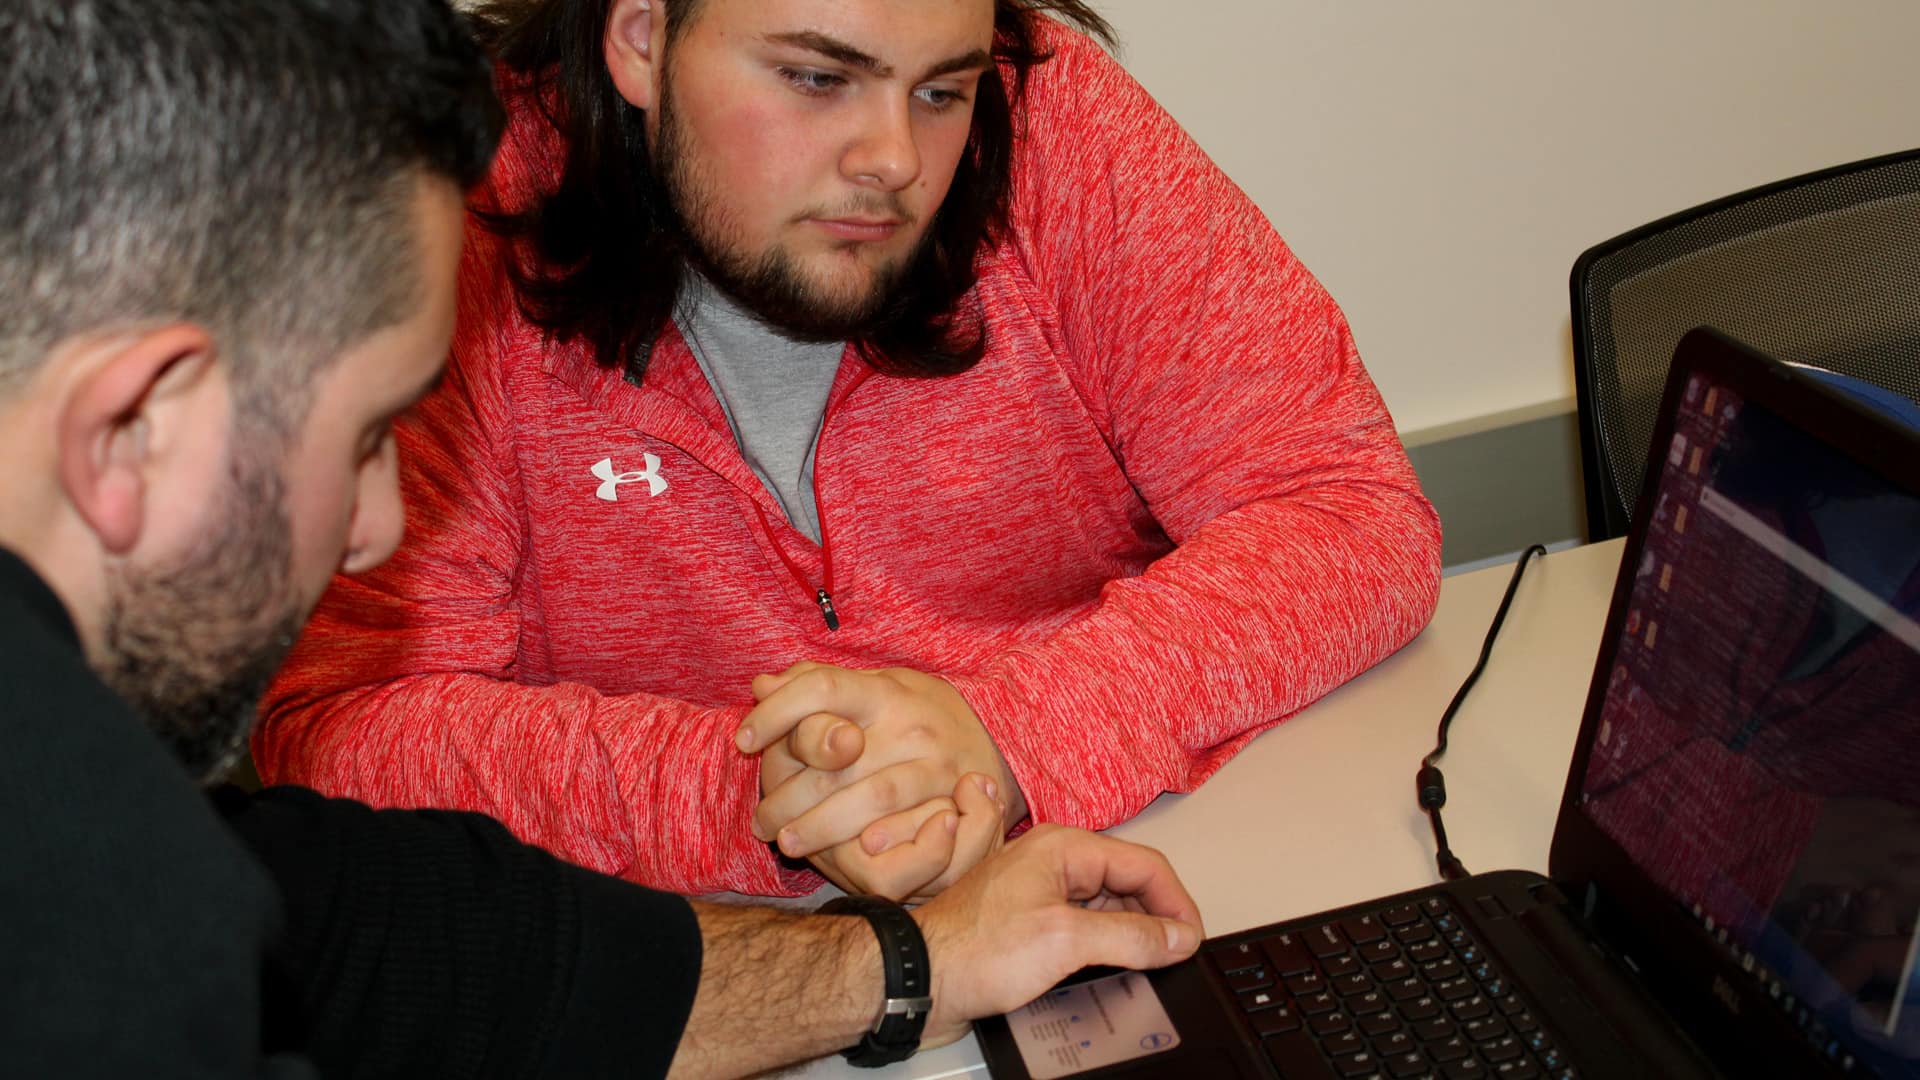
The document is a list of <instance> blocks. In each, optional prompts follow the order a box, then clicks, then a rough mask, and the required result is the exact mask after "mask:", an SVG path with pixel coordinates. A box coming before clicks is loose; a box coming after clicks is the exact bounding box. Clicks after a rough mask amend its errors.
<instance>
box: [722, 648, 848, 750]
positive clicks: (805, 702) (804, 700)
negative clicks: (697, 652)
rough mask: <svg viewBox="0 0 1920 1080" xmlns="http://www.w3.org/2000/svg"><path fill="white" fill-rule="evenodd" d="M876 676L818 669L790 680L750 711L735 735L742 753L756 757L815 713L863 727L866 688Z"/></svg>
mask: <svg viewBox="0 0 1920 1080" xmlns="http://www.w3.org/2000/svg"><path fill="white" fill-rule="evenodd" d="M872 679H873V676H871V675H866V674H863V673H861V672H857V671H849V670H847V669H846V668H836V667H828V666H826V665H816V666H814V667H812V668H810V669H808V670H807V671H805V672H802V673H800V674H798V675H795V676H794V677H793V678H791V679H788V680H787V681H786V682H785V683H784V684H782V685H781V686H780V688H779V689H777V690H774V691H773V692H771V693H769V694H767V695H766V696H764V697H762V698H761V699H760V703H759V704H758V705H755V706H754V707H753V708H751V709H749V710H747V715H746V716H745V718H743V719H742V720H741V721H740V730H739V731H738V732H737V733H736V734H735V735H734V745H735V746H738V747H739V748H740V751H741V753H745V754H757V753H759V752H760V751H761V750H764V749H766V747H767V746H768V745H769V744H771V743H772V742H773V741H774V740H776V739H784V738H786V737H787V734H788V733H789V732H791V731H792V730H793V729H794V728H795V727H798V726H799V724H800V721H802V720H805V719H806V718H807V717H809V716H812V715H813V714H815V713H832V714H834V715H836V716H842V717H845V718H846V719H848V720H851V721H853V722H854V723H856V724H860V726H861V727H865V726H866V725H865V724H864V723H862V721H861V714H862V713H864V712H865V711H866V710H865V704H866V699H867V694H866V692H865V689H866V686H867V684H868V683H869V682H870V681H871V680H872Z"/></svg>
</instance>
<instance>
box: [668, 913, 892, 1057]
mask: <svg viewBox="0 0 1920 1080" xmlns="http://www.w3.org/2000/svg"><path fill="white" fill-rule="evenodd" d="M693 908H694V915H695V917H696V918H698V919H699V921H700V936H701V939H702V947H701V959H700V989H699V992H698V993H697V994H696V995H695V997H694V1001H693V1013H692V1015H691V1016H689V1017H688V1018H687V1028H686V1032H685V1034H683V1035H682V1036H681V1037H680V1047H679V1049H678V1050H677V1051H676V1052H675V1053H674V1057H673V1070H672V1072H671V1074H670V1075H672V1076H675V1077H704V1076H741V1075H745V1074H748V1073H754V1072H759V1071H761V1070H764V1069H770V1068H774V1067H776V1066H780V1065H786V1064H790V1063H792V1062H796V1061H804V1060H806V1059H808V1058H815V1057H820V1056H822V1055H825V1054H830V1053H833V1052H834V1051H836V1050H840V1049H843V1048H845V1047H848V1046H852V1045H853V1044H854V1043H857V1042H859V1041H860V1037H861V1035H862V1034H864V1033H865V1032H866V1031H868V1030H869V1029H870V1028H871V1027H872V1025H873V1022H874V1020H875V1018H876V1017H878V1016H879V1014H880V1002H881V996H882V992H883V985H882V984H883V981H884V980H883V977H882V973H881V966H880V947H879V943H878V940H877V939H876V938H875V937H874V933H873V929H872V928H871V927H869V926H868V925H867V922H866V920H865V919H862V918H859V917H858V916H841V917H834V916H809V915H801V914H797V913H794V912H789V911H781V910H777V909H773V908H765V907H741V906H734V905H729V904H704V903H696V904H694V905H693Z"/></svg>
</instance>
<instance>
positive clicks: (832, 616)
mask: <svg viewBox="0 0 1920 1080" xmlns="http://www.w3.org/2000/svg"><path fill="white" fill-rule="evenodd" d="M871 374H873V370H872V369H871V368H869V369H867V370H865V371H862V372H860V374H859V375H857V376H855V377H854V380H853V384H852V385H850V386H848V387H847V392H846V393H844V394H841V395H840V400H841V401H845V400H846V399H847V398H849V397H852V396H853V392H854V391H855V390H857V389H859V387H860V384H861V383H863V382H866V381H867V376H869V375H871ZM826 430H827V422H826V418H825V417H822V418H821V420H820V431H821V437H822V438H825V437H826ZM813 454H814V470H813V513H814V517H816V518H817V519H819V522H820V577H821V581H820V585H819V586H818V587H815V586H814V585H813V583H812V582H810V581H808V580H807V575H806V574H805V573H803V572H801V570H800V567H799V566H798V565H797V564H795V563H794V561H793V560H792V559H789V558H787V553H786V551H785V549H783V548H781V546H780V542H779V541H778V540H776V539H775V538H774V535H773V522H772V521H771V520H769V519H768V517H767V512H766V511H765V510H763V509H761V507H760V503H759V501H758V500H755V502H754V504H753V510H754V513H756V514H759V515H760V524H761V526H762V527H763V528H765V529H766V530H767V542H768V543H770V544H772V545H773V553H774V554H775V555H777V556H779V557H780V561H781V562H783V563H785V564H786V567H787V572H788V573H789V574H792V575H793V580H794V581H796V582H798V583H799V584H800V588H801V589H802V590H807V589H811V590H812V591H813V602H814V604H815V605H816V606H818V607H819V608H820V617H821V618H822V619H824V620H826V623H827V629H828V630H829V631H833V630H838V629H840V612H839V610H838V609H837V608H835V607H834V606H833V546H832V545H831V544H829V543H828V542H827V508H826V505H825V504H824V503H822V502H821V500H820V466H819V462H820V448H819V446H818V445H817V444H816V445H815V446H814V451H813Z"/></svg>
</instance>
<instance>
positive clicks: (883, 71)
mask: <svg viewBox="0 0 1920 1080" xmlns="http://www.w3.org/2000/svg"><path fill="white" fill-rule="evenodd" d="M765 40H766V41H768V42H771V43H773V44H775V45H791V46H793V47H795V48H800V49H805V50H807V51H808V52H815V53H819V54H820V55H821V56H824V57H827V58H828V59H831V60H837V61H839V62H840V63H842V64H845V65H847V66H848V67H855V68H859V69H860V70H861V71H864V72H866V73H867V74H869V75H872V76H873V77H874V78H876V79H890V78H892V77H893V74H894V72H893V68H892V67H891V66H890V65H887V64H883V63H881V62H880V60H879V58H878V57H875V56H870V55H868V54H867V53H864V52H861V51H860V50H859V49H856V48H854V47H853V46H852V45H849V44H847V43H846V42H844V41H841V40H840V39H839V38H835V37H829V36H828V35H826V34H822V33H820V32H819V31H817V30H801V31H796V32H793V33H787V34H768V35H766V37H765ZM992 64H993V56H992V55H991V54H989V53H988V52H987V50H985V49H974V50H972V51H971V52H966V53H962V54H960V55H959V56H953V57H948V58H947V59H945V60H942V61H940V62H939V63H937V64H935V65H933V66H932V67H930V68H928V69H927V70H926V73H925V74H923V75H921V76H920V77H921V78H923V79H934V78H938V77H940V76H942V75H951V74H953V73H954V72H956V71H972V70H974V69H975V68H986V67H990V66H992Z"/></svg>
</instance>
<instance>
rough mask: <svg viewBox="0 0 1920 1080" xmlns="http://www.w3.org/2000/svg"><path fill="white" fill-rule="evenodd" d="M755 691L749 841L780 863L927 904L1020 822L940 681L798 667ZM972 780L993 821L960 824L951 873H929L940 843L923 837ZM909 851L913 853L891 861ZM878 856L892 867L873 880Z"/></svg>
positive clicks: (962, 710) (990, 751)
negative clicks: (754, 805)
mask: <svg viewBox="0 0 1920 1080" xmlns="http://www.w3.org/2000/svg"><path fill="white" fill-rule="evenodd" d="M753 689H754V696H755V697H756V698H757V699H759V704H758V705H757V706H755V707H754V709H753V710H752V711H751V712H749V713H748V714H747V717H746V719H745V720H744V721H742V723H741V727H740V731H741V742H740V747H741V749H742V750H743V751H745V752H747V753H760V754H761V755H762V756H761V767H760V787H761V792H762V793H763V796H764V798H763V799H762V801H761V803H760V806H759V808H758V810H757V811H756V813H755V817H754V828H755V834H756V835H758V836H760V837H761V838H762V839H773V838H775V837H778V839H779V844H780V849H781V850H782V851H784V852H785V853H787V854H788V855H791V856H794V857H796V858H800V857H804V858H809V859H812V860H813V861H814V863H815V865H816V866H818V867H819V868H820V869H821V871H822V872H823V873H825V874H827V876H828V877H829V878H832V879H834V881H835V883H836V884H839V885H841V887H842V888H847V887H848V886H849V884H852V885H856V886H858V887H859V888H860V889H861V890H862V891H869V892H882V891H884V892H886V894H887V895H904V896H927V895H932V894H934V893H937V892H939V891H940V890H941V889H944V888H946V887H947V886H949V885H951V884H952V883H953V881H954V880H955V879H957V878H958V877H959V875H960V874H962V873H964V872H965V871H966V870H967V868H969V867H971V866H973V865H974V864H975V863H977V862H979V860H980V859H982V858H984V857H985V856H986V855H987V854H989V853H991V852H992V851H993V850H995V849H996V848H997V847H998V846H999V845H1000V843H1001V841H1002V838H1003V837H1004V835H1005V833H1006V831H1007V829H1009V828H1011V827H1012V825H1013V824H1014V823H1016V822H1018V821H1020V820H1021V819H1022V818H1024V817H1025V816H1026V802H1025V799H1024V798H1022V797H1021V794H1020V790H1019V786H1018V785H1017V784H1016V783H1015V782H1014V779H1013V775H1012V772H1011V770H1009V769H1008V768H1007V765H1006V762H1005V760H1004V759H1002V758H1001V756H1000V752H999V750H998V749H997V748H996V747H995V746H994V744H993V740H992V738H991V737H989V736H988V734H987V731H986V728H985V727H984V726H983V725H982V724H981V723H980V719H979V717H978V716H976V715H975V714H974V712H973V709H972V708H971V707H970V706H968V704H967V702H966V699H964V698H962V697H961V696H960V694H959V692H958V691H956V690H955V689H954V688H953V687H952V686H951V685H950V684H948V683H947V682H946V681H945V680H943V679H939V678H936V677H935V676H932V675H927V674H925V673H922V672H918V671H914V670H911V669H908V668H890V669H886V670H881V671H854V670H851V669H848V668H842V667H835V666H832V665H828V664H815V663H801V664H796V665H794V666H793V667H791V668H788V669H787V670H786V671H784V672H781V673H780V674H778V675H762V676H760V677H758V678H756V679H755V680H754V684H753ZM970 773H971V774H978V775H979V776H980V777H982V778H984V780H985V782H986V784H987V787H986V788H985V793H986V795H987V797H988V798H989V799H992V800H996V801H997V802H998V803H999V805H1000V810H999V813H998V814H997V815H973V814H967V813H965V812H961V813H959V814H958V816H957V818H956V819H955V820H954V822H953V825H952V828H951V829H950V835H951V837H952V844H951V850H950V851H949V852H947V853H946V857H947V861H946V862H945V864H944V865H939V866H936V865H935V860H936V853H937V852H939V851H940V847H941V840H940V834H939V832H938V831H937V830H934V831H930V829H932V827H933V826H934V825H935V823H936V821H937V819H938V815H939V814H940V813H941V812H942V811H949V810H952V809H959V808H960V804H961V802H962V799H961V793H960V792H959V790H958V788H959V785H960V784H961V782H962V778H963V777H965V776H967V775H968V774H970ZM907 843H911V844H912V845H913V850H912V851H911V852H896V851H895V850H894V849H895V848H896V847H898V846H900V845H903V844H907ZM823 856H824V857H823ZM882 856H893V857H892V858H890V859H885V860H884V862H885V864H886V865H885V870H884V871H881V872H876V870H875V860H876V859H879V858H881V857H882ZM914 878H917V879H918V880H912V881H911V884H909V881H910V879H914ZM843 879H844V880H843ZM903 890H904V891H903Z"/></svg>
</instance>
